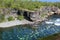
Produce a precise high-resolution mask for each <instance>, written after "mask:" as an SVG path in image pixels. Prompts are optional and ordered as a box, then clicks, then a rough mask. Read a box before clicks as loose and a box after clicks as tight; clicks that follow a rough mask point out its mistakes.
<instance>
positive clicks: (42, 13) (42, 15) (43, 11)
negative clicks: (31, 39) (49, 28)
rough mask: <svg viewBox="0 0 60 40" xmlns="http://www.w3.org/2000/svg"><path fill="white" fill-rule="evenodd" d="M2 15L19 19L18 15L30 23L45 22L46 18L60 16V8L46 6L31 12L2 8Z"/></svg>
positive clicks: (0, 11)
mask: <svg viewBox="0 0 60 40" xmlns="http://www.w3.org/2000/svg"><path fill="white" fill-rule="evenodd" d="M0 13H1V14H4V15H7V17H8V16H13V17H17V16H18V15H23V16H24V18H25V19H27V20H29V21H42V20H45V19H46V17H48V16H50V15H53V14H54V13H55V14H60V9H59V8H58V7H54V6H53V7H49V6H44V7H42V8H40V9H37V10H35V11H30V10H18V9H17V10H16V9H10V8H1V9H0Z"/></svg>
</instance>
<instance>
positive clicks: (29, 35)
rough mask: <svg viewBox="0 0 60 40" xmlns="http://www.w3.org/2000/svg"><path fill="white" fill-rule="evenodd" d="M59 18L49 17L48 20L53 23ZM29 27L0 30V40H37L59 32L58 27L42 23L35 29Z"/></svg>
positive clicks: (59, 28)
mask: <svg viewBox="0 0 60 40" xmlns="http://www.w3.org/2000/svg"><path fill="white" fill-rule="evenodd" d="M58 18H60V16H56V15H55V16H54V15H53V16H51V17H49V20H52V21H55V20H56V19H58ZM28 27H32V26H30V25H23V26H15V27H12V28H5V29H0V40H37V38H41V37H45V36H48V35H52V34H55V33H59V32H60V27H59V26H56V25H54V24H46V23H45V22H42V23H41V24H39V25H38V26H37V27H38V28H37V29H35V30H33V29H31V28H28Z"/></svg>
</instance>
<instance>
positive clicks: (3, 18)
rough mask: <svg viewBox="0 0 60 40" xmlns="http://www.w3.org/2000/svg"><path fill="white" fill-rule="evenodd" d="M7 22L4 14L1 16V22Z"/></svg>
mask: <svg viewBox="0 0 60 40" xmlns="http://www.w3.org/2000/svg"><path fill="white" fill-rule="evenodd" d="M3 21H5V16H4V15H3V14H0V22H3Z"/></svg>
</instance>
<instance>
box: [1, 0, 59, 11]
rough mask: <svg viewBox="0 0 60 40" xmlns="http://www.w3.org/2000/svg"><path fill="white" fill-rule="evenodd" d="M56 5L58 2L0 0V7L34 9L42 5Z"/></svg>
mask: <svg viewBox="0 0 60 40" xmlns="http://www.w3.org/2000/svg"><path fill="white" fill-rule="evenodd" d="M53 5H54V6H58V7H60V2H56V3H52V2H40V1H38V0H34V1H33V0H0V8H16V9H29V10H34V9H37V8H41V7H42V6H53Z"/></svg>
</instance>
